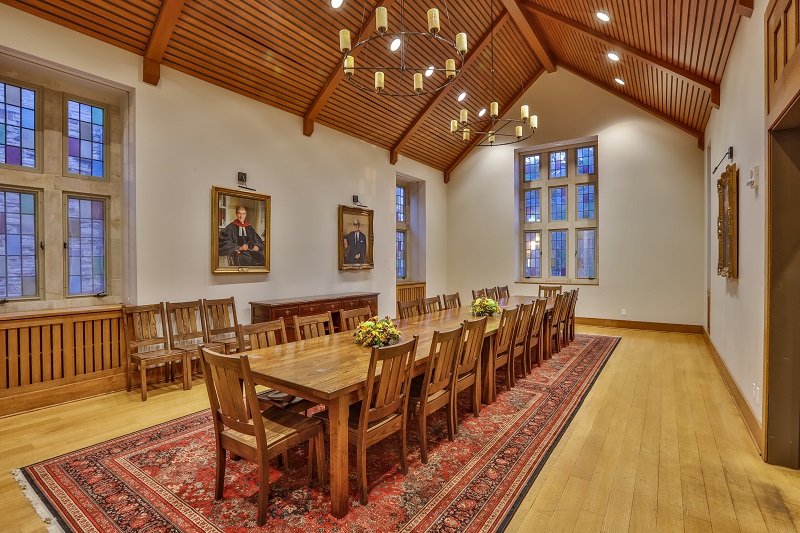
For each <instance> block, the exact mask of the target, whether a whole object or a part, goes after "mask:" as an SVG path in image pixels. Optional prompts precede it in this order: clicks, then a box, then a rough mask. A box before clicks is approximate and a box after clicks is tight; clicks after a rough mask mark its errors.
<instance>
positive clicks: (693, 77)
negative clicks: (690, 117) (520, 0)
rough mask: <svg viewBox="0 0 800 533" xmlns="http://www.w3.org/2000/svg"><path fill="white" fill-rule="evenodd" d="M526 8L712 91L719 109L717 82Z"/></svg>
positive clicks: (559, 17)
mask: <svg viewBox="0 0 800 533" xmlns="http://www.w3.org/2000/svg"><path fill="white" fill-rule="evenodd" d="M524 6H525V8H527V9H528V11H530V12H532V13H536V14H538V15H543V16H545V17H547V18H550V19H553V20H555V21H558V22H560V23H562V24H564V25H566V26H569V27H570V28H572V29H573V30H576V31H579V32H581V33H583V34H584V35H587V36H589V37H591V38H593V39H595V40H597V41H600V42H602V43H605V44H607V45H610V46H612V47H614V48H615V49H616V50H617V51H622V52H626V53H628V54H631V55H633V56H635V57H637V58H639V59H641V60H642V61H644V62H645V63H649V64H650V65H652V66H655V67H658V68H662V69H664V70H668V71H669V72H671V73H672V74H675V75H676V76H678V77H680V78H683V79H684V80H686V81H689V82H691V83H694V84H696V85H699V86H700V87H703V88H705V89H707V90H709V91H711V104H712V105H713V106H714V107H719V98H720V94H719V84H718V83H715V82H713V81H711V80H707V79H705V78H703V77H702V76H698V75H697V74H695V73H693V72H690V71H688V70H686V69H684V68H681V67H678V66H676V65H673V64H671V63H669V62H667V61H665V60H663V59H661V58H658V57H656V56H654V55H651V54H648V53H647V52H645V51H643V50H640V49H638V48H636V47H635V46H632V45H629V44H628V43H624V42H622V41H620V40H618V39H615V38H613V37H611V36H608V35H606V34H604V33H602V32H599V31H597V30H595V29H593V28H589V27H588V26H584V25H583V24H580V23H578V22H575V21H574V20H572V19H570V18H568V17H565V16H564V15H561V14H560V13H556V12H554V11H550V10H549V9H547V8H544V7H541V6H539V5H536V4H532V3H525V4H524Z"/></svg>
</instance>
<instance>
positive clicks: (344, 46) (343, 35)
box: [339, 30, 350, 54]
mask: <svg viewBox="0 0 800 533" xmlns="http://www.w3.org/2000/svg"><path fill="white" fill-rule="evenodd" d="M339 50H341V51H342V52H344V53H345V54H346V53H347V52H349V51H350V30H339Z"/></svg>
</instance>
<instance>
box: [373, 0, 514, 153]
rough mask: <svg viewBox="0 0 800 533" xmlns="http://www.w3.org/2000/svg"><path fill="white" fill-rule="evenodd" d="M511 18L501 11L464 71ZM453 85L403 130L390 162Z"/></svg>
mask: <svg viewBox="0 0 800 533" xmlns="http://www.w3.org/2000/svg"><path fill="white" fill-rule="evenodd" d="M510 20H511V16H510V15H509V13H508V11H505V12H503V13H500V15H499V16H498V17H497V18H496V19H495V20H494V22H493V23H492V25H491V26H489V28H488V29H487V30H486V33H484V34H483V35H482V36H481V38H480V40H479V41H478V42H477V43H476V44H475V46H473V47H472V49H471V50H470V51H469V53H468V54H467V58H466V59H465V60H464V65H463V67H462V69H461V71H462V72H464V71H466V70H467V69H469V68H470V67H471V66H472V64H473V63H474V62H475V61H476V60H478V59H480V57H481V50H483V48H484V47H485V46H486V45H487V44H489V42H491V40H492V32H493V31H498V32H499V31H500V29H501V28H502V27H503V26H505V24H506V23H508V22H509V21H510ZM453 87H454V85H452V84H451V85H449V86H448V87H446V88H444V89H442V90H441V91H439V92H438V93H436V96H434V97H433V98H432V99H431V101H430V102H428V104H427V105H426V106H425V108H424V109H423V110H422V112H420V114H419V115H417V118H415V119H414V122H413V123H412V124H411V126H409V127H408V129H406V131H405V132H403V135H401V136H400V140H399V141H397V142H396V143H395V145H394V146H393V147H392V150H391V151H390V152H389V162H391V164H393V165H394V164H395V163H397V157H398V156H399V155H400V150H402V149H403V146H405V145H406V143H407V142H408V141H409V139H411V137H412V136H413V135H414V133H415V132H416V131H417V130H418V129H419V128H420V126H422V123H423V122H425V119H426V118H428V116H429V115H430V114H431V112H432V111H433V110H434V109H435V108H436V106H437V105H439V104H440V103H441V102H442V100H444V98H445V96H447V95H448V94H450V91H451V90H452V88H453Z"/></svg>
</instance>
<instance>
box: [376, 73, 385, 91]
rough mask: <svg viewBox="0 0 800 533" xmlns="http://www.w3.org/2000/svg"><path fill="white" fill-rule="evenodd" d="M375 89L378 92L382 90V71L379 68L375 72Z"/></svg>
mask: <svg viewBox="0 0 800 533" xmlns="http://www.w3.org/2000/svg"><path fill="white" fill-rule="evenodd" d="M375 90H376V91H378V92H381V91H382V90H383V72H381V71H380V70H379V71H378V72H376V73H375Z"/></svg>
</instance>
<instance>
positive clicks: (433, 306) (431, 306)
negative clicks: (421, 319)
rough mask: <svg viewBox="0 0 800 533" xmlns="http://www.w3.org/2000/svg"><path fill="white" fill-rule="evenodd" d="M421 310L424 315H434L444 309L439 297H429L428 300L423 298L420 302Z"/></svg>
mask: <svg viewBox="0 0 800 533" xmlns="http://www.w3.org/2000/svg"><path fill="white" fill-rule="evenodd" d="M420 306H421V310H422V311H423V313H424V314H429V313H435V312H436V311H441V310H442V309H444V308H443V307H442V301H441V300H440V299H439V296H431V297H430V298H423V299H422V300H420Z"/></svg>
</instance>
